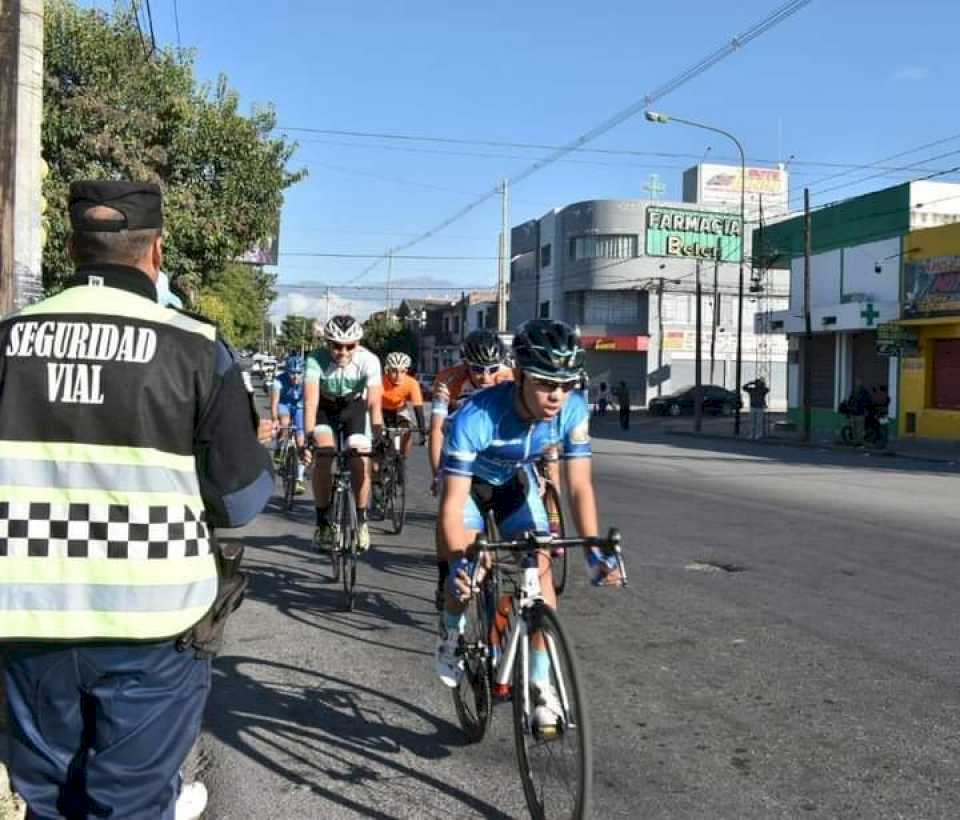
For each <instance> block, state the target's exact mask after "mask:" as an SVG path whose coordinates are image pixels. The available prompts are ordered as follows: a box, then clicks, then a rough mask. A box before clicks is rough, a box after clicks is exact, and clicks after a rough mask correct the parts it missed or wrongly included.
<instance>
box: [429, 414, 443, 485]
mask: <svg viewBox="0 0 960 820" xmlns="http://www.w3.org/2000/svg"><path fill="white" fill-rule="evenodd" d="M442 454H443V419H442V418H431V419H430V469H431V470H432V471H433V474H434V475H437V474H438V473H439V472H440V456H441V455H442Z"/></svg>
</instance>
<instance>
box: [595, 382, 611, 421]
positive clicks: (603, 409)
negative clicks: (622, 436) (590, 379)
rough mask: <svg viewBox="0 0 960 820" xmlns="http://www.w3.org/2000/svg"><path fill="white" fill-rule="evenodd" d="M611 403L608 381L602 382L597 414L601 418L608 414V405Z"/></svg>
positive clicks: (598, 394)
mask: <svg viewBox="0 0 960 820" xmlns="http://www.w3.org/2000/svg"><path fill="white" fill-rule="evenodd" d="M609 405H610V391H609V390H608V389H607V383H606V382H600V391H599V392H598V393H597V415H598V416H600V417H601V418H602V417H603V416H605V415H607V407H608V406H609Z"/></svg>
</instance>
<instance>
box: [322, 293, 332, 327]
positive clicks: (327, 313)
mask: <svg viewBox="0 0 960 820" xmlns="http://www.w3.org/2000/svg"><path fill="white" fill-rule="evenodd" d="M329 321H330V285H327V295H326V306H325V307H324V311H323V323H324V324H326V323H327V322H329Z"/></svg>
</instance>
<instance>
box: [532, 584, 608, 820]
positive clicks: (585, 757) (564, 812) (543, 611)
mask: <svg viewBox="0 0 960 820" xmlns="http://www.w3.org/2000/svg"><path fill="white" fill-rule="evenodd" d="M524 617H526V618H527V623H528V624H529V628H530V632H529V635H528V636H527V637H526V639H525V640H523V641H522V642H521V646H520V647H519V649H520V651H519V652H518V654H517V657H516V659H515V661H514V667H513V736H514V740H515V743H516V749H517V763H518V764H519V767H520V781H521V782H522V783H523V793H524V796H525V797H526V799H527V808H528V809H529V810H530V816H531V817H533V818H534V819H535V820H541V819H542V818H551V820H552V818H561V817H563V818H582V817H586V816H587V815H588V814H589V811H590V800H591V795H592V791H593V748H592V741H591V737H590V723H589V720H588V718H587V712H586V702H585V700H584V697H583V691H582V686H581V683H580V676H579V674H578V672H577V662H576V659H575V657H574V654H573V648H572V646H571V644H570V642H569V641H568V640H567V638H566V636H565V634H564V632H563V630H562V628H561V626H560V621H559V620H558V618H557V615H556V613H555V612H554V611H553V610H552V609H550V608H549V607H547V606H546V605H545V604H543V603H542V602H541V603H538V604H535V605H534V606H533V607H532V609H531V610H529V612H528V614H527V615H525V616H524ZM538 643H539V644H540V645H541V646H542V647H544V649H545V651H546V652H547V655H548V658H549V667H550V678H549V685H550V686H552V687H553V690H554V692H555V693H556V701H559V708H560V712H559V714H558V713H556V712H554V711H553V710H551V709H549V708H548V707H547V706H545V705H544V704H543V700H544V699H543V698H542V696H541V697H538V692H539V691H542V688H544V687H543V684H540V687H541V688H540V689H538V688H537V686H536V684H535V683H531V680H530V672H531V660H532V653H533V651H534V649H535V648H536V647H537V644H538ZM538 702H539V704H540V705H538Z"/></svg>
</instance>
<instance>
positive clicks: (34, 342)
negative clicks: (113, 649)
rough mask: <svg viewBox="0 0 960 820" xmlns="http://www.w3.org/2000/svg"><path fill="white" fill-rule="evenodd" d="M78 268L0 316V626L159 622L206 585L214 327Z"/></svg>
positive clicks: (138, 628) (148, 634) (8, 630)
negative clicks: (66, 282) (61, 285)
mask: <svg viewBox="0 0 960 820" xmlns="http://www.w3.org/2000/svg"><path fill="white" fill-rule="evenodd" d="M90 281H91V284H87V285H79V286H75V287H70V288H68V289H67V290H65V291H63V292H62V293H60V294H58V295H56V296H53V297H51V298H49V299H46V300H44V301H42V302H39V303H37V304H35V305H32V306H30V307H28V308H26V309H25V310H23V311H21V312H20V313H18V314H16V315H15V316H12V317H9V318H8V319H6V320H5V321H4V322H3V323H2V324H0V640H12V639H29V640H35V639H38V640H87V639H108V640H110V639H119V640H155V639H160V638H167V637H173V636H176V635H179V634H180V633H182V632H184V631H186V630H187V629H189V628H190V627H191V626H192V625H193V624H195V623H196V622H197V621H198V620H199V619H200V618H201V617H202V616H203V615H204V614H205V613H206V612H207V611H208V610H209V608H210V606H211V604H212V603H213V601H214V598H215V596H216V591H217V569H216V563H215V561H214V557H213V554H212V552H211V540H210V537H209V535H210V534H209V531H208V526H207V523H206V520H205V514H204V504H203V501H202V499H201V494H200V486H199V479H198V474H197V466H196V461H195V455H194V451H193V447H194V442H193V435H194V430H195V427H196V424H197V419H198V418H199V417H200V416H201V415H202V413H203V411H204V407H205V404H206V402H208V401H209V398H210V393H211V391H212V389H213V388H212V385H213V383H214V380H215V369H216V356H217V354H216V347H215V345H216V341H215V338H216V331H215V328H214V327H213V326H212V325H209V324H206V323H204V322H200V321H197V320H194V319H192V318H190V317H189V316H186V315H184V314H182V313H180V312H178V311H175V310H172V309H169V308H165V307H161V306H159V305H157V304H156V303H155V302H152V301H151V300H150V299H149V298H147V297H146V296H145V295H143V294H141V293H137V292H130V291H129V290H125V289H122V288H121V287H108V286H105V285H104V283H103V281H102V280H101V279H100V277H91V280H90Z"/></svg>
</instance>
